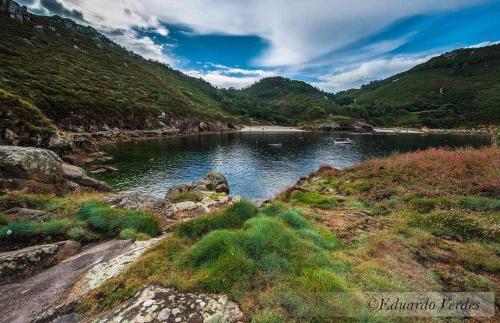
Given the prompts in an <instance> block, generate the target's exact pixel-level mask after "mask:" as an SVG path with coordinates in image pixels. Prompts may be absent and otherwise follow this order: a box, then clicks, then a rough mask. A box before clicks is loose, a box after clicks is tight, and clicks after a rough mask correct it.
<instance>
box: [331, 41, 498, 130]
mask: <svg viewBox="0 0 500 323" xmlns="http://www.w3.org/2000/svg"><path fill="white" fill-rule="evenodd" d="M499 93H500V44H497V45H492V46H487V47H482V48H468V49H459V50H455V51H453V52H449V53H445V54H443V55H440V56H437V57H434V58H432V59H430V60H429V61H427V62H425V63H423V64H420V65H417V66H415V67H414V68H412V69H410V70H408V71H406V72H403V73H400V74H397V75H394V76H392V77H389V78H388V79H385V80H382V81H375V82H371V83H370V84H367V85H364V86H362V87H361V89H358V90H349V91H345V92H341V93H337V95H335V98H334V100H335V101H336V102H337V103H338V104H339V105H341V106H342V110H344V109H346V110H347V111H346V112H347V113H348V114H349V115H351V116H356V117H360V118H364V119H367V120H369V121H370V122H372V123H374V124H380V125H402V126H428V127H446V128H449V127H474V126H478V125H491V124H496V125H498V124H499V123H500V95H499Z"/></svg>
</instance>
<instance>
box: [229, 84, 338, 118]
mask: <svg viewBox="0 0 500 323" xmlns="http://www.w3.org/2000/svg"><path fill="white" fill-rule="evenodd" d="M222 97H223V99H222V107H223V108H224V109H225V110H226V111H228V112H230V113H232V114H236V115H242V116H247V117H251V118H255V119H260V120H266V121H272V122H275V123H288V124H295V123H296V122H297V121H305V120H315V119H322V118H326V117H328V115H329V114H332V113H333V114H335V113H337V112H338V105H337V104H336V103H335V102H334V101H332V100H331V98H332V94H330V93H326V92H323V91H321V90H319V89H317V88H314V87H312V86H311V85H309V84H307V83H305V82H302V81H295V80H290V79H286V78H283V77H269V78H264V79H262V80H260V81H259V82H257V83H255V84H253V85H252V86H250V87H248V88H245V89H242V90H224V91H222Z"/></svg>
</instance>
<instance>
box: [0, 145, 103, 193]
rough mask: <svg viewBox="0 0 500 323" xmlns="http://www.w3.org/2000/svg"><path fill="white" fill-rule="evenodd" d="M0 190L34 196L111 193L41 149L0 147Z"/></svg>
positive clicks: (100, 183) (76, 169) (77, 168)
mask: <svg viewBox="0 0 500 323" xmlns="http://www.w3.org/2000/svg"><path fill="white" fill-rule="evenodd" d="M0 188H1V189H25V188H27V189H28V190H29V191H31V192H35V193H55V194H59V195H62V194H66V193H68V192H71V191H74V190H76V189H79V188H84V189H91V190H96V191H104V192H109V191H111V190H112V189H111V187H110V186H109V185H108V184H106V183H104V182H101V181H97V180H95V179H92V178H90V177H87V176H85V171H84V170H83V169H82V168H80V167H78V166H72V165H69V164H66V163H64V162H63V161H62V160H61V159H60V158H59V157H58V156H57V155H56V154H55V153H54V152H52V151H50V150H46V149H41V148H32V147H15V146H0Z"/></svg>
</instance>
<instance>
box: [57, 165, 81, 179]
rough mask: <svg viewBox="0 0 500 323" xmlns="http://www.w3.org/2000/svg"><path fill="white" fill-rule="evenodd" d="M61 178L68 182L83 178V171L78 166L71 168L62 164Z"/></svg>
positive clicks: (71, 166)
mask: <svg viewBox="0 0 500 323" xmlns="http://www.w3.org/2000/svg"><path fill="white" fill-rule="evenodd" d="M61 168H62V172H63V176H64V177H65V178H67V179H70V180H75V179H81V178H82V177H83V176H85V171H84V170H83V168H81V167H78V166H73V165H70V164H68V163H62V165H61Z"/></svg>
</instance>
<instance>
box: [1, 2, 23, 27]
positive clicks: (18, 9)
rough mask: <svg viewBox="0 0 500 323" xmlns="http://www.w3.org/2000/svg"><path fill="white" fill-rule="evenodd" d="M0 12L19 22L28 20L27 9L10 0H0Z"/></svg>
mask: <svg viewBox="0 0 500 323" xmlns="http://www.w3.org/2000/svg"><path fill="white" fill-rule="evenodd" d="M0 12H5V13H7V14H8V15H9V16H10V17H11V18H12V19H15V20H17V21H19V22H26V21H29V20H30V16H29V13H28V9H27V8H26V7H24V6H20V5H19V4H17V3H16V2H14V1H11V0H0Z"/></svg>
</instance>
